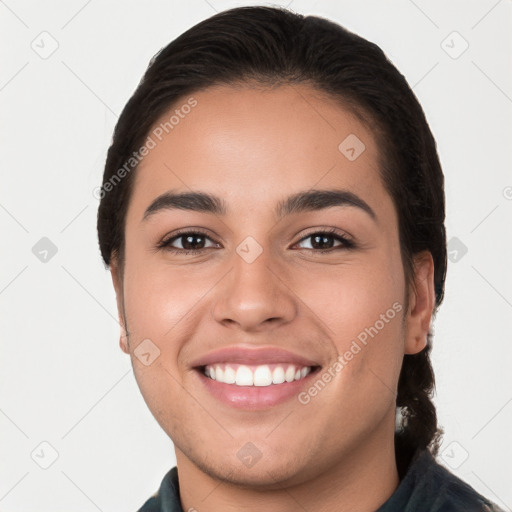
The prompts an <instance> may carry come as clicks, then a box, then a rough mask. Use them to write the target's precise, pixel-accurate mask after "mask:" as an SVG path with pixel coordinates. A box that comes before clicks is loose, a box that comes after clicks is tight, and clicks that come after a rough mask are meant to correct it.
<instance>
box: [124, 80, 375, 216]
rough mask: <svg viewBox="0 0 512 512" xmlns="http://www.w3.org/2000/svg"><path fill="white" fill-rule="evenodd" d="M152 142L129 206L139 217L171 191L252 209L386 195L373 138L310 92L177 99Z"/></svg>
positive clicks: (242, 89)
mask: <svg viewBox="0 0 512 512" xmlns="http://www.w3.org/2000/svg"><path fill="white" fill-rule="evenodd" d="M190 105H194V106H193V107H190ZM148 136H149V137H150V138H151V140H152V142H151V144H150V145H151V146H153V147H152V149H151V150H150V151H149V152H148V154H147V155H146V156H144V158H143V159H142V161H141V163H140V164H139V166H138V168H137V172H136V175H135V186H134V191H133V195H132V201H131V204H130V210H132V211H133V210H137V215H138V216H141V211H142V210H141V209H142V208H144V207H146V206H147V204H148V203H149V202H150V201H151V200H152V199H154V198H155V197H156V196H158V195H160V194H162V192H165V191H167V190H170V189H174V190H176V189H180V190H183V191H184V192H186V191H191V190H208V191H209V192H211V193H213V194H215V195H218V196H221V197H224V198H226V201H227V203H230V204H233V205H235V206H239V207H244V206H245V207H255V208H257V207H258V206H261V207H263V204H262V203H266V202H268V201H273V200H275V201H274V202H277V201H278V200H279V199H280V198H282V197H283V196H284V195H290V194H293V193H294V192H298V191H303V190H304V189H312V188H329V187H330V188H333V187H335V188H347V189H349V190H351V191H352V192H354V193H356V194H359V195H365V196H366V198H367V199H368V201H372V196H374V197H373V200H374V201H379V196H382V194H383V193H384V190H383V187H382V185H381V180H380V170H379V150H378V147H377V145H376V141H375V137H374V135H373V133H372V132H371V131H370V130H369V129H368V128H367V127H366V126H365V125H364V124H363V123H362V122H361V121H360V120H359V119H358V118H357V117H356V116H355V115H353V114H352V113H350V111H349V110H347V109H346V108H344V107H343V106H342V105H341V104H340V103H339V102H338V101H336V100H334V99H332V98H329V97H326V95H324V94H321V93H319V92H318V91H317V90H315V89H313V88H312V87H310V86H307V85H304V84H301V85H293V86H292V85H283V86H279V87H276V88H273V89H269V88H263V87H251V86H236V87H234V86H214V87H210V88H208V89H206V90H203V91H198V92H196V93H192V94H191V95H190V96H187V97H184V98H182V99H180V100H179V101H177V102H176V103H175V104H174V105H173V106H172V107H171V108H170V109H169V110H168V111H167V112H166V114H165V115H163V116H162V117H161V118H160V119H159V120H158V121H157V122H156V123H155V124H154V125H153V127H152V129H151V130H150V133H149V134H148ZM380 199H382V197H380Z"/></svg>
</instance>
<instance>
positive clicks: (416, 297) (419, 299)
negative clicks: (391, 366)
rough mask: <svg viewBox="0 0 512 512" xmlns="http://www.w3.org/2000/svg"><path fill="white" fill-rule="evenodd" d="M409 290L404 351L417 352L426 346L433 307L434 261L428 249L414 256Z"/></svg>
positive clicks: (406, 352) (408, 352)
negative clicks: (412, 276) (412, 278)
mask: <svg viewBox="0 0 512 512" xmlns="http://www.w3.org/2000/svg"><path fill="white" fill-rule="evenodd" d="M409 292H410V295H409V304H410V306H409V311H408V313H407V315H408V316H407V328H406V337H405V346H404V353H405V354H417V353H418V352H421V351H422V350H423V349H424V348H425V347H426V346H427V342H428V338H427V336H428V333H429V329H430V323H431V320H432V314H433V310H434V307H435V289H434V262H433V259H432V255H431V253H430V252H429V251H423V252H421V253H418V254H416V255H415V256H414V284H413V285H411V286H410V290H409Z"/></svg>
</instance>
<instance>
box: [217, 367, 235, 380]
mask: <svg viewBox="0 0 512 512" xmlns="http://www.w3.org/2000/svg"><path fill="white" fill-rule="evenodd" d="M215 376H217V374H215ZM216 380H218V379H216ZM235 382H236V373H235V370H233V368H231V366H226V368H225V369H224V383H225V384H234V383H235Z"/></svg>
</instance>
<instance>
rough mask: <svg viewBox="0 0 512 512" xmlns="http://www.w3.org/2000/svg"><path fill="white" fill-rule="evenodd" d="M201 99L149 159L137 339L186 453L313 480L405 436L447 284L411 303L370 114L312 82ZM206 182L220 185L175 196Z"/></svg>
mask: <svg viewBox="0 0 512 512" xmlns="http://www.w3.org/2000/svg"><path fill="white" fill-rule="evenodd" d="M193 98H194V99H195V100H196V101H197V104H195V106H194V107H193V108H191V109H182V110H181V112H185V111H187V112H188V113H187V114H186V115H183V114H182V116H180V119H179V122H178V123H176V124H174V125H173V128H172V130H171V129H168V132H169V133H168V134H166V133H165V131H164V132H163V135H162V133H161V132H162V130H160V131H157V132H155V131H154V130H153V132H152V133H153V134H154V133H158V134H159V137H160V138H161V140H159V138H158V137H156V136H154V135H152V138H153V139H154V141H155V142H156V145H155V147H153V148H152V149H151V151H150V152H149V154H148V155H147V156H145V158H144V159H143V161H142V162H141V164H140V165H139V167H138V169H137V174H136V176H135V178H136V179H135V182H134V188H133V193H132V197H131V200H130V204H129V208H128V212H127V217H126V228H125V240H126V242H125V257H126V260H125V265H124V272H123V275H122V276H121V274H120V272H119V269H118V268H117V267H116V264H115V261H114V264H113V267H112V272H113V278H114V284H115V286H116V291H117V298H118V306H119V311H120V317H121V320H122V321H123V323H125V328H126V330H127V332H128V339H126V338H123V339H122V342H121V346H122V348H123V350H125V351H126V352H127V353H129V354H130V356H131V359H132V364H133V369H134V373H135V376H136V379H137V382H138V385H139V387H140V390H141V392H142V395H143V396H144V399H145V401H146V403H147V405H148V407H149V409H150V410H151V412H152V413H153V415H154V416H155V418H156V419H157V421H158V422H159V424H160V425H161V427H162V428H163V429H164V430H165V432H166V433H167V434H168V435H169V436H170V438H171V439H172V440H173V442H174V444H175V448H176V456H177V460H178V465H180V464H181V465H182V466H183V467H185V466H186V465H190V466H193V467H195V468H199V469H200V470H201V471H202V472H204V473H206V474H208V475H211V476H215V477H218V478H222V479H224V480H228V481H232V482H239V483H252V484H258V485H273V484H274V483H275V482H285V481H286V482H301V481H305V480H307V479H308V478H311V477H312V475H314V474H319V473H321V472H323V471H327V470H328V469H330V468H331V469H332V468H333V467H335V466H336V465H337V464H339V462H340V461H348V460H350V458H351V457H356V456H359V455H360V454H361V450H378V449H381V448H379V447H382V446H384V445H386V443H388V444H389V442H392V437H393V431H394V425H395V405H396V404H395V398H396V389H397V381H398V376H399V372H400V367H401V363H402V358H403V355H404V352H409V353H412V352H417V351H419V350H421V349H422V348H423V347H424V342H425V336H424V335H425V334H426V330H425V328H427V329H428V323H429V318H430V317H429V316H428V314H425V315H423V316H421V315H419V316H421V318H419V316H418V314H416V313H414V312H415V311H417V310H418V309H420V308H423V309H424V310H429V309H431V306H432V303H431V300H430V303H429V302H428V297H430V299H432V298H433V295H432V291H431V289H430V292H426V293H425V294H424V295H425V296H426V297H427V299H425V300H423V299H421V298H420V299H419V300H417V299H416V298H415V297H416V296H415V295H414V294H413V295H412V296H411V297H412V301H411V307H412V313H411V309H410V310H409V311H406V310H405V301H406V293H409V288H408V286H406V282H405V278H404V269H403V262H402V259H401V254H400V246H399V234H398V219H397V214H396V210H395V207H394V205H393V201H392V199H391V197H390V195H389V194H388V193H387V191H386V190H385V188H384V186H383V184H382V182H381V179H380V172H379V164H378V162H379V148H378V147H377V144H376V141H375V138H374V136H373V134H372V133H371V131H369V130H368V129H367V128H366V127H365V126H364V125H363V124H361V123H360V122H359V121H358V119H357V118H356V117H354V116H353V115H351V114H350V113H349V112H348V111H347V110H345V109H344V108H342V107H341V106H340V105H339V104H338V103H336V102H335V101H334V100H329V99H326V98H325V97H321V96H320V95H319V93H318V92H316V91H315V90H314V89H311V88H309V87H307V86H305V85H301V86H293V87H291V86H280V87H278V88H276V89H274V90H272V91H270V90H263V89H257V88H250V87H240V88H236V89H235V88H233V87H227V86H217V87H211V88H209V89H207V90H205V91H202V92H198V93H196V94H194V95H193ZM186 101H187V100H186V99H185V100H183V104H185V103H186ZM175 108H178V109H179V108H180V107H179V105H176V106H174V107H173V110H174V109H175ZM171 114H172V112H171V113H170V114H167V115H166V116H164V117H163V118H162V121H165V120H168V119H169V117H170V115H171ZM159 124H160V121H159V122H158V123H156V124H155V127H158V125H159ZM150 135H151V134H150ZM344 141H345V142H344ZM363 144H364V146H363ZM321 192H324V193H325V194H324V195H321V194H320V193H321ZM192 193H201V194H208V195H209V196H215V197H216V198H217V200H215V199H213V200H211V198H210V200H208V198H206V199H205V198H204V197H203V198H195V199H194V197H190V196H189V197H188V198H187V197H182V198H181V200H180V198H179V197H178V198H176V197H175V195H180V194H192ZM314 193H316V194H317V195H314ZM166 194H167V195H166ZM308 194H309V195H308ZM301 195H302V196H301ZM293 198H295V200H293ZM297 198H298V199H297ZM425 275H426V274H425ZM430 277H431V276H430ZM423 281H424V282H430V278H429V279H424V280H423ZM415 308H416V309H415ZM212 377H213V378H212ZM390 440H391V441H390Z"/></svg>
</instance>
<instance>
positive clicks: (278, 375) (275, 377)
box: [272, 366, 284, 384]
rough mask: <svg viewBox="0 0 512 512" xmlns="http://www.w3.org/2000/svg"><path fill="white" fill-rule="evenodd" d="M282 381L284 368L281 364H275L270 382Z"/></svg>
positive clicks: (278, 382) (279, 382)
mask: <svg viewBox="0 0 512 512" xmlns="http://www.w3.org/2000/svg"><path fill="white" fill-rule="evenodd" d="M283 382H284V368H283V367H282V366H276V368H274V372H273V373H272V384H282V383H283Z"/></svg>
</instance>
